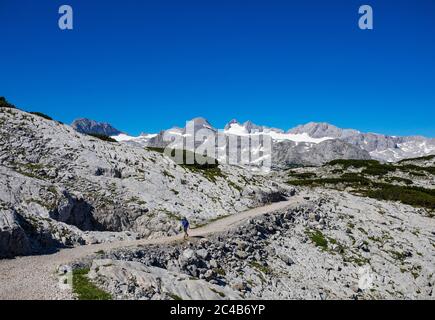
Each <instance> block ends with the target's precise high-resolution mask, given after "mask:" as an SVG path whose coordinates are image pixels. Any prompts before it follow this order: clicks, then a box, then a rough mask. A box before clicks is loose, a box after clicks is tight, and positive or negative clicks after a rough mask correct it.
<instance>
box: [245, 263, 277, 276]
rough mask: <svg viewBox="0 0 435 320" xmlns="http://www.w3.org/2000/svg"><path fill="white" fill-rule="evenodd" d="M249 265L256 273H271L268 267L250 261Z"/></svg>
mask: <svg viewBox="0 0 435 320" xmlns="http://www.w3.org/2000/svg"><path fill="white" fill-rule="evenodd" d="M250 265H251V267H253V268H254V269H257V270H258V271H261V272H263V273H265V274H270V273H272V270H271V269H270V268H269V267H266V266H263V265H262V264H260V263H258V262H256V261H251V263H250Z"/></svg>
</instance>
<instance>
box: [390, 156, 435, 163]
mask: <svg viewBox="0 0 435 320" xmlns="http://www.w3.org/2000/svg"><path fill="white" fill-rule="evenodd" d="M432 159H435V155H429V156H424V157H418V158H409V159H403V160H400V161H399V162H398V163H404V162H408V161H429V160H432Z"/></svg>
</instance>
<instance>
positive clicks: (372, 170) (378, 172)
mask: <svg viewBox="0 0 435 320" xmlns="http://www.w3.org/2000/svg"><path fill="white" fill-rule="evenodd" d="M392 171H396V168H395V167H394V166H392V165H388V164H379V165H377V164H376V165H372V166H368V167H367V168H365V169H364V170H363V171H362V172H361V173H362V174H367V175H369V176H384V175H386V174H387V173H389V172H392Z"/></svg>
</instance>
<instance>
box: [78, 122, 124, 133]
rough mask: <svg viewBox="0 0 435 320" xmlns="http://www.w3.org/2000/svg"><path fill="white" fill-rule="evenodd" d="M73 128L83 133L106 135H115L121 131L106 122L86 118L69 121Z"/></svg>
mask: <svg viewBox="0 0 435 320" xmlns="http://www.w3.org/2000/svg"><path fill="white" fill-rule="evenodd" d="M71 127H73V129H74V130H76V131H78V132H80V133H85V134H103V135H106V136H116V135H119V134H121V133H122V132H121V131H119V130H118V129H116V128H114V127H113V126H112V125H110V124H109V123H106V122H98V121H95V120H91V119H87V118H79V119H76V120H74V121H73V122H72V123H71Z"/></svg>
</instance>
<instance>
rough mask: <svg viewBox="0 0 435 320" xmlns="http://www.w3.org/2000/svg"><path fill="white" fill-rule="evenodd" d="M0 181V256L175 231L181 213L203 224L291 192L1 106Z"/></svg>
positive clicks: (245, 175)
mask: <svg viewBox="0 0 435 320" xmlns="http://www.w3.org/2000/svg"><path fill="white" fill-rule="evenodd" d="M0 180H1V183H0V205H1V211H0V222H1V224H0V232H1V233H0V252H1V254H0V255H2V256H10V255H14V254H21V253H23V254H25V253H31V252H39V251H40V250H44V249H52V248H53V247H57V246H68V245H76V244H83V243H93V242H99V241H113V240H116V239H119V238H127V239H129V238H136V237H156V236H159V235H171V234H174V233H175V232H177V231H178V227H179V221H178V220H179V218H180V216H181V215H185V216H187V217H188V218H189V219H190V220H191V222H192V224H193V225H195V224H202V223H204V222H206V221H208V220H210V219H214V218H216V217H218V216H222V215H228V214H231V213H235V212H238V211H241V210H245V209H247V208H250V207H255V206H258V205H261V204H262V203H264V202H268V201H271V200H274V199H279V198H281V197H282V196H283V195H285V194H286V193H287V192H289V190H290V189H291V188H289V187H288V186H285V185H284V184H280V183H276V182H272V181H270V180H269V179H267V178H265V177H263V176H261V175H255V174H253V173H252V172H248V171H246V170H244V169H243V168H238V167H230V166H225V165H220V166H219V167H218V168H214V169H213V170H202V169H198V168H195V167H184V166H179V165H176V164H175V163H173V162H172V161H171V160H170V159H168V158H167V157H166V156H165V155H163V154H161V153H159V152H154V151H150V150H145V149H144V148H136V147H132V146H129V145H125V144H120V143H112V142H106V141H101V140H99V139H97V138H94V137H91V136H88V135H85V134H80V133H78V132H77V131H75V130H74V129H73V128H72V127H70V126H67V125H63V124H61V123H59V122H57V121H53V120H47V119H45V118H43V117H40V116H38V115H33V114H29V113H26V112H24V111H21V110H18V109H14V108H3V107H2V108H0ZM109 231H110V232H122V233H115V234H114V233H110V232H109ZM107 232H109V233H107ZM26 237H27V240H26ZM11 239H12V240H11ZM11 242H12V243H14V244H16V245H15V247H14V248H13V249H11V246H10V243H11Z"/></svg>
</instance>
